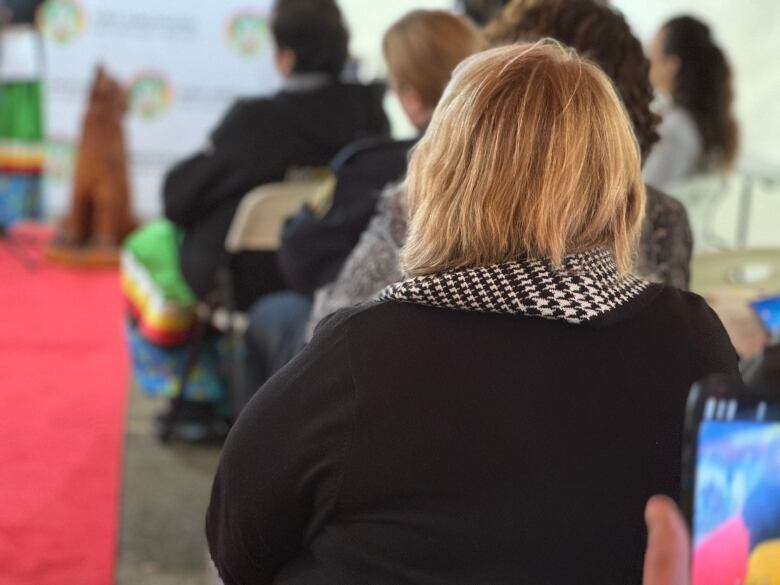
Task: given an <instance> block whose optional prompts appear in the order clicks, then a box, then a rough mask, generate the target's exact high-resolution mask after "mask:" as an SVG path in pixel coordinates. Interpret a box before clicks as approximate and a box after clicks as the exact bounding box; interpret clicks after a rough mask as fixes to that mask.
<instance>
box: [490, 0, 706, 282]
mask: <svg viewBox="0 0 780 585" xmlns="http://www.w3.org/2000/svg"><path fill="white" fill-rule="evenodd" d="M486 35H487V37H488V41H490V42H491V43H492V44H493V45H500V44H506V43H515V42H518V41H520V42H523V41H534V40H537V39H540V38H544V37H550V38H553V39H555V40H557V41H560V42H562V43H564V44H566V45H568V46H570V47H572V48H573V49H575V50H576V51H577V52H578V53H579V54H580V55H582V56H583V57H586V58H588V59H590V60H592V61H594V62H595V63H596V64H597V65H598V66H599V67H601V68H602V69H603V70H604V72H605V73H606V74H607V75H608V76H609V77H610V78H611V79H612V81H613V82H614V84H615V86H616V88H617V90H618V93H619V94H620V97H621V98H622V99H623V103H624V105H625V106H626V109H627V110H628V115H629V117H630V118H631V122H632V124H633V126H634V132H635V133H636V136H637V140H638V141H639V147H640V149H641V152H642V160H643V161H644V162H645V164H647V162H648V156H649V154H650V152H651V150H652V147H653V145H654V144H655V143H656V141H657V140H658V134H657V132H656V127H657V126H658V117H657V116H656V115H655V114H654V113H653V112H652V111H651V109H650V105H651V103H652V101H653V88H652V86H651V85H650V82H649V79H648V72H649V69H650V64H649V62H648V60H647V58H646V57H645V54H644V50H643V48H642V44H641V43H640V42H639V40H638V39H637V38H636V37H635V36H634V34H633V33H632V32H631V28H630V27H629V26H628V23H627V22H626V20H625V18H624V17H623V15H622V14H621V13H620V12H619V11H617V10H616V9H614V8H612V7H610V6H609V4H608V3H607V2H604V1H602V0H530V1H529V0H513V1H512V2H511V3H510V4H509V5H508V6H507V7H506V8H504V10H503V11H502V12H501V13H499V14H498V16H496V18H495V19H494V20H493V22H491V23H490V24H489V25H488V26H487V28H486ZM651 185H652V183H651ZM692 248H693V235H692V233H691V226H690V223H689V222H688V215H687V213H686V211H685V208H684V207H683V206H682V205H681V204H680V203H679V202H678V201H677V200H675V199H673V198H671V197H669V196H668V195H666V194H664V193H661V192H659V191H657V190H656V189H653V188H648V189H647V212H646V217H645V222H644V224H643V226H642V236H641V242H640V245H639V255H638V258H637V267H636V269H637V272H638V273H639V274H641V275H643V276H645V277H647V278H650V279H651V280H654V281H657V282H663V283H665V284H670V285H673V286H676V287H679V288H681V289H687V288H688V285H689V282H690V261H691V253H692Z"/></svg>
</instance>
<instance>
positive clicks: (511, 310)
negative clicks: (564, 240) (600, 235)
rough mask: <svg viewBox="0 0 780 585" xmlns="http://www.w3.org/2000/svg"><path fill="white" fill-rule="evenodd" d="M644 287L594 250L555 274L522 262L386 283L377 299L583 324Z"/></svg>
mask: <svg viewBox="0 0 780 585" xmlns="http://www.w3.org/2000/svg"><path fill="white" fill-rule="evenodd" d="M648 286H649V283H648V282H646V281H644V280H641V279H639V278H637V277H636V276H632V275H629V276H627V277H623V278H621V277H619V276H618V271H617V266H616V264H615V259H614V256H613V254H612V253H611V252H610V251H609V250H603V249H599V250H594V251H590V252H585V253H581V254H572V255H569V256H566V257H565V258H564V260H563V265H562V267H561V268H560V269H557V270H556V269H555V268H554V267H553V266H552V264H551V263H550V262H547V261H544V260H523V261H517V262H507V263H506V264H497V265H494V266H487V267H482V268H464V269H461V270H452V271H448V272H443V273H440V274H433V275H430V276H418V277H415V278H411V279H409V280H404V281H402V282H399V283H396V284H391V285H390V286H388V287H387V288H385V289H384V290H383V291H382V292H381V293H380V295H379V298H380V300H394V301H401V302H407V303H417V304H421V305H428V306H433V307H444V308H449V309H458V310H463V311H476V312H480V313H508V314H522V315H528V316H532V317H542V318H545V319H555V320H562V321H567V322H569V323H585V322H588V321H591V320H593V319H595V318H597V317H600V316H603V315H605V314H607V313H608V312H610V311H613V310H615V309H617V308H619V307H621V306H623V305H625V304H627V303H628V302H630V301H631V300H633V299H634V298H636V297H637V296H639V295H640V294H641V293H642V292H643V291H644V290H645V289H646V288H647V287H648Z"/></svg>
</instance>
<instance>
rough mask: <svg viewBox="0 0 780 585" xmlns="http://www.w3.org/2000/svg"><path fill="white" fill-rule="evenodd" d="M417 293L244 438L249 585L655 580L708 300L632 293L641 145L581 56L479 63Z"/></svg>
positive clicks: (373, 311)
mask: <svg viewBox="0 0 780 585" xmlns="http://www.w3.org/2000/svg"><path fill="white" fill-rule="evenodd" d="M408 194H409V197H408V200H409V207H410V228H409V236H408V239H407V242H406V245H405V247H404V249H403V251H402V264H403V267H404V270H405V272H406V275H407V277H408V278H407V280H405V281H403V282H400V283H398V284H396V285H394V286H391V287H390V288H388V289H386V290H385V292H384V293H383V294H382V298H381V300H380V301H378V302H375V303H373V304H369V305H364V306H362V307H358V308H353V309H349V310H345V311H342V312H339V313H336V314H335V315H333V316H332V317H330V318H329V319H326V320H325V321H324V322H323V323H322V324H321V325H320V327H319V328H318V330H317V332H316V333H315V336H314V339H313V340H312V342H311V343H310V344H309V345H308V346H307V348H306V349H305V350H304V351H303V353H301V354H300V355H299V356H298V357H297V358H296V359H294V360H293V361H292V362H290V363H289V364H288V365H287V366H286V367H285V368H283V369H282V370H281V371H279V372H278V373H277V374H276V375H275V376H274V377H273V378H272V379H271V380H269V382H268V383H267V384H266V385H265V386H264V387H263V388H262V389H261V391H260V392H258V394H257V395H256V396H255V398H254V399H253V400H252V402H250V404H249V405H248V407H247V409H246V410H245V412H244V413H243V414H242V416H241V417H240V418H239V420H238V422H237V423H236V425H235V426H234V428H233V430H232V431H231V434H230V436H229V437H228V440H227V442H226V444H225V448H224V451H223V453H222V459H221V462H220V465H219V469H218V471H217V476H216V479H215V483H214V489H213V492H212V499H211V505H210V508H209V512H208V518H207V533H208V539H209V545H210V549H211V555H212V558H213V559H214V562H215V564H216V566H217V567H218V569H219V571H220V574H221V575H222V578H223V579H224V581H225V584H226V585H234V584H238V583H276V584H282V583H302V582H306V583H339V584H344V585H349V584H355V585H357V584H365V583H423V584H427V583H431V584H433V583H452V584H457V583H469V584H472V583H490V584H501V583H507V584H509V583H512V584H515V583H546V584H555V583H561V584H564V583H565V584H567V585H568V584H571V583H593V584H596V583H598V584H599V585H604V584H610V583H615V584H618V583H620V584H621V585H623V584H625V583H638V582H640V581H641V570H642V557H643V551H644V538H645V537H644V527H643V509H644V506H645V502H646V501H647V499H648V498H649V497H650V496H651V495H653V494H658V493H660V494H675V493H676V492H677V490H678V488H679V469H680V450H681V448H680V447H681V445H680V436H681V434H682V418H683V416H682V413H683V412H684V404H685V400H686V395H687V392H688V388H689V387H690V385H691V383H692V382H693V381H695V380H697V379H699V378H701V377H702V376H704V375H706V374H708V373H711V372H725V373H728V374H732V375H737V364H736V362H737V360H736V355H735V353H734V350H733V348H732V347H731V344H730V343H729V340H728V338H727V336H726V334H725V332H724V331H723V328H722V326H721V324H720V323H719V321H718V319H717V317H715V315H714V314H713V313H712V311H711V310H710V309H709V308H708V307H707V305H706V303H705V302H704V301H703V300H702V299H701V298H700V297H697V296H695V295H692V294H688V293H684V292H681V291H679V290H678V289H673V288H668V287H665V286H662V285H658V284H651V283H649V282H646V281H644V280H641V279H639V278H637V277H635V276H633V275H631V274H630V272H629V270H630V267H631V265H632V260H633V255H634V251H635V248H636V240H637V235H638V230H639V226H640V223H641V220H642V213H643V208H644V197H645V194H644V187H643V185H642V178H641V174H640V155H639V148H638V146H637V143H636V140H635V138H634V135H633V133H632V130H631V124H630V122H629V120H628V118H627V116H626V113H625V112H624V110H623V107H622V105H621V103H620V100H619V98H618V97H617V95H616V93H615V90H614V89H613V87H612V85H611V83H610V81H609V79H608V78H607V77H606V76H605V75H604V73H602V72H601V71H600V70H599V69H598V68H597V67H596V66H595V65H593V64H591V63H589V62H588V61H585V60H583V59H580V58H579V57H577V56H576V54H574V53H573V52H570V51H567V50H565V49H563V48H562V47H561V46H560V45H557V44H554V43H550V42H543V43H537V44H535V45H530V46H529V45H515V46H508V47H504V48H500V49H494V50H491V51H487V52H484V53H479V54H477V55H475V56H473V57H471V58H469V59H468V60H466V61H465V62H464V63H463V64H461V65H460V66H459V68H458V69H457V70H456V72H455V74H454V76H453V79H452V81H451V83H450V85H449V87H448V89H447V91H446V92H445V94H444V96H443V97H442V100H441V101H440V103H439V106H438V107H437V109H436V111H435V113H434V116H433V119H432V121H431V124H430V125H429V127H428V131H427V132H426V134H425V136H424V137H423V138H422V140H421V141H420V142H419V144H418V146H417V148H416V149H415V151H414V153H413V155H412V158H411V162H410V168H409V175H408Z"/></svg>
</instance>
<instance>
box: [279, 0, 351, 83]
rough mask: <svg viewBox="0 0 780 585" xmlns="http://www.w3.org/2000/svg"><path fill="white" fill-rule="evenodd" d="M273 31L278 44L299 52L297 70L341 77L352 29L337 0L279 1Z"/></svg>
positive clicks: (296, 61)
mask: <svg viewBox="0 0 780 585" xmlns="http://www.w3.org/2000/svg"><path fill="white" fill-rule="evenodd" d="M271 30H272V32H273V36H274V41H275V42H276V45H277V47H279V48H282V49H289V50H291V51H292V52H293V53H294V54H295V72H296V73H327V74H329V75H333V76H338V75H339V74H340V73H341V71H342V69H344V64H345V62H346V60H347V56H348V50H349V32H348V31H347V27H346V25H345V24H344V19H343V17H342V14H341V10H340V9H339V7H338V5H337V4H336V2H335V1H334V0H276V2H275V4H274V8H273V13H272V16H271Z"/></svg>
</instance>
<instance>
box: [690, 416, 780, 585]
mask: <svg viewBox="0 0 780 585" xmlns="http://www.w3.org/2000/svg"><path fill="white" fill-rule="evenodd" d="M693 539H694V551H693V585H721V584H722V585H735V584H745V585H754V584H755V585H759V584H766V585H780V423H777V422H773V423H761V422H745V421H739V422H737V421H733V422H725V421H705V422H703V423H702V425H701V427H700V429H699V449H698V457H697V466H696V487H695V494H694V514H693Z"/></svg>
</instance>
